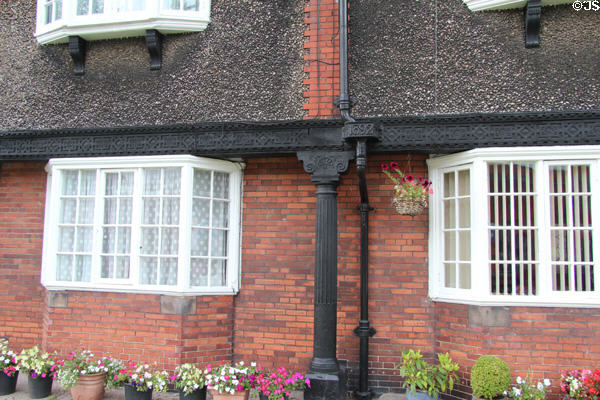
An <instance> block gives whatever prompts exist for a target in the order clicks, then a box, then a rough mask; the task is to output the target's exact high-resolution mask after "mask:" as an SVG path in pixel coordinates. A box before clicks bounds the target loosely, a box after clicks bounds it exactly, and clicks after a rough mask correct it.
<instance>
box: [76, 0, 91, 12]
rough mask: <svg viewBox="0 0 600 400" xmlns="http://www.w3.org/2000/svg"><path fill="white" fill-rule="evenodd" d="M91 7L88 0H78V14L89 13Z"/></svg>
mask: <svg viewBox="0 0 600 400" xmlns="http://www.w3.org/2000/svg"><path fill="white" fill-rule="evenodd" d="M89 7H90V5H89V3H88V0H77V15H87V14H89V10H90V9H89Z"/></svg>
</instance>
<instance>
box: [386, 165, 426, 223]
mask: <svg viewBox="0 0 600 400" xmlns="http://www.w3.org/2000/svg"><path fill="white" fill-rule="evenodd" d="M381 170H382V171H383V173H384V174H385V175H386V176H387V177H388V178H390V180H391V181H392V182H394V191H395V195H394V197H392V204H393V205H394V207H395V208H396V212H397V213H398V214H402V215H412V216H414V215H419V214H421V213H422V212H423V210H424V209H425V207H427V196H428V195H429V194H432V193H433V189H432V188H431V181H429V180H427V179H423V178H422V177H420V176H417V177H415V176H413V175H410V174H406V175H405V174H404V173H403V172H402V171H400V169H399V168H398V163H395V162H392V163H390V164H389V165H388V164H381Z"/></svg>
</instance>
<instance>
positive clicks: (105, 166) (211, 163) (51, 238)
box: [42, 156, 243, 295]
mask: <svg viewBox="0 0 600 400" xmlns="http://www.w3.org/2000/svg"><path fill="white" fill-rule="evenodd" d="M154 167H156V168H168V167H177V168H181V190H180V208H179V225H178V229H179V248H178V254H177V257H178V270H177V284H176V285H160V284H158V283H159V281H157V284H156V285H145V284H140V283H139V271H140V270H139V269H140V265H139V248H140V245H141V242H140V240H141V237H140V232H141V229H140V227H141V213H142V175H143V174H142V171H143V169H144V168H154ZM242 167H243V165H241V164H235V163H231V162H227V161H219V160H210V159H202V158H197V157H192V156H168V157H163V156H148V157H123V158H121V157H108V158H91V159H62V160H51V161H50V163H49V165H48V167H47V170H48V171H49V175H48V188H47V193H48V194H47V197H46V210H51V211H50V212H47V213H46V215H45V226H44V242H43V268H42V283H43V284H44V285H45V286H46V287H47V288H49V289H56V290H62V289H84V290H98V291H122V292H144V293H169V294H171V293H181V294H194V295H203V294H206V295H213V294H234V293H237V291H238V290H239V273H240V271H239V270H240V268H239V257H240V249H241V243H240V240H239V238H240V213H241V202H240V198H241V190H240V189H241V171H242ZM193 168H202V169H206V170H211V171H217V172H224V173H227V174H229V211H228V212H229V215H228V218H229V227H228V231H229V235H228V248H227V256H226V257H225V259H226V260H227V267H226V268H227V281H226V283H225V285H223V286H218V287H193V288H191V287H190V285H189V274H190V264H189V261H190V240H191V236H190V235H191V229H190V227H191V218H190V217H191V212H192V201H191V198H192V196H191V190H192V189H191V188H192V187H193ZM80 169H87V170H90V169H95V170H96V195H95V196H96V197H95V199H96V201H95V210H94V212H95V215H94V238H93V249H92V267H91V268H92V272H91V275H92V277H91V282H72V281H71V282H68V281H57V280H56V267H57V265H56V251H57V246H58V239H57V238H58V234H57V233H58V216H59V213H60V211H59V209H58V207H54V205H57V204H60V193H61V188H60V186H61V175H62V172H63V171H67V170H80ZM126 171H134V188H133V195H132V197H133V205H132V207H133V208H132V225H131V228H132V233H131V235H132V236H131V249H130V275H129V279H116V278H115V279H108V278H101V252H102V234H103V231H102V230H103V222H104V219H103V218H104V207H105V204H104V203H105V201H104V200H105V199H104V196H105V181H106V178H105V177H106V174H107V173H110V172H120V173H122V172H126ZM211 190H212V188H211ZM53 207H54V208H53ZM52 210H53V211H52ZM117 222H118V220H117ZM115 245H116V243H115ZM159 246H160V243H159ZM115 268H116V265H115Z"/></svg>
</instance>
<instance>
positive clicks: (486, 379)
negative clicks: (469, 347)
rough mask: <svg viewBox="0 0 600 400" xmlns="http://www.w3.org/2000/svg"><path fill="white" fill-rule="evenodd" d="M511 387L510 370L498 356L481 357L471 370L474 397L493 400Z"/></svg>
mask: <svg viewBox="0 0 600 400" xmlns="http://www.w3.org/2000/svg"><path fill="white" fill-rule="evenodd" d="M509 386H510V368H508V364H506V362H504V360H501V359H500V358H498V357H496V356H481V357H479V358H478V359H477V361H475V364H473V368H471V387H472V388H473V397H475V398H484V399H487V400H493V399H496V398H498V397H501V396H502V395H503V393H504V392H505V391H506V390H507V389H508V387H509Z"/></svg>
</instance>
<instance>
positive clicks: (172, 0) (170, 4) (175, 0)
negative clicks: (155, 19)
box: [163, 0, 179, 10]
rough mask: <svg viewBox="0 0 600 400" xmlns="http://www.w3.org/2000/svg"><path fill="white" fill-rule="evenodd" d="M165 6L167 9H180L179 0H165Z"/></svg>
mask: <svg viewBox="0 0 600 400" xmlns="http://www.w3.org/2000/svg"><path fill="white" fill-rule="evenodd" d="M163 8H165V9H167V10H179V0H163Z"/></svg>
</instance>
